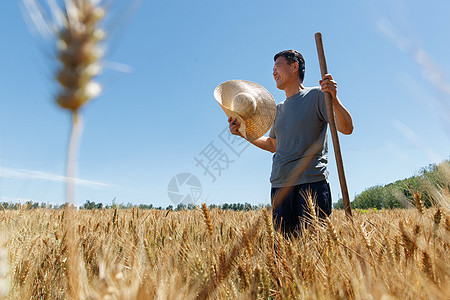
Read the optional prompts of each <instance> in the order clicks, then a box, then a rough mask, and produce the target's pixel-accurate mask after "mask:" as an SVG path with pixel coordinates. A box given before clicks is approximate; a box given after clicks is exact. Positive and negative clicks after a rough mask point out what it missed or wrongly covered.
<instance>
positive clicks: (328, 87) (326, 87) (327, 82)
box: [319, 74, 337, 99]
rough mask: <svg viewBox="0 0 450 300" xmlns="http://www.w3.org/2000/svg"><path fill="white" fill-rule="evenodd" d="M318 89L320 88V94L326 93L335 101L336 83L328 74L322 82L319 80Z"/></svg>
mask: <svg viewBox="0 0 450 300" xmlns="http://www.w3.org/2000/svg"><path fill="white" fill-rule="evenodd" d="M319 83H320V87H321V88H322V92H324V93H325V92H328V93H330V94H331V97H333V99H336V95H337V83H336V81H334V80H333V77H332V76H331V75H330V74H325V76H323V78H322V80H319Z"/></svg>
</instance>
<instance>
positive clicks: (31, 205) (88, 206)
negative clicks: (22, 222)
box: [0, 200, 270, 211]
mask: <svg viewBox="0 0 450 300" xmlns="http://www.w3.org/2000/svg"><path fill="white" fill-rule="evenodd" d="M0 205H1V207H2V209H5V210H6V209H8V210H21V209H25V210H31V209H38V208H41V209H55V210H59V209H65V208H66V207H67V206H68V205H69V204H68V203H64V204H61V205H53V204H47V203H44V202H42V203H37V202H33V201H27V202H25V203H23V204H21V203H12V202H1V203H0ZM72 206H73V205H72ZM208 207H209V209H214V208H220V209H222V210H234V211H248V210H256V209H262V208H270V205H269V204H267V205H264V204H259V205H252V204H250V203H244V204H242V203H231V204H229V203H224V204H222V205H216V204H211V205H209V206H208ZM116 208H117V209H133V208H138V209H142V210H145V209H156V210H174V211H181V210H193V209H196V208H197V205H194V204H187V205H186V204H181V203H180V204H178V205H177V206H175V207H174V206H172V205H169V206H167V207H162V206H158V207H156V206H153V204H139V205H136V204H132V203H131V202H129V203H128V204H126V205H125V204H115V203H114V201H113V203H112V204H110V205H103V203H95V202H94V201H90V200H86V202H85V203H84V204H83V205H81V206H80V207H78V209H84V210H94V209H100V210H101V209H116Z"/></svg>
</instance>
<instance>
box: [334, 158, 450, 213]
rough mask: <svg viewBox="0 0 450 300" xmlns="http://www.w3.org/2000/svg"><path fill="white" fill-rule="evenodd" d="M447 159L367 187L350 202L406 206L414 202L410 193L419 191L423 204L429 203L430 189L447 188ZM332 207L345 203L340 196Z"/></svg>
mask: <svg viewBox="0 0 450 300" xmlns="http://www.w3.org/2000/svg"><path fill="white" fill-rule="evenodd" d="M449 170H450V160H444V161H443V162H441V163H440V164H430V165H428V166H426V167H423V168H422V169H420V171H419V172H418V175H415V176H412V177H409V178H406V179H403V180H398V181H396V182H393V183H389V184H386V185H376V186H372V187H369V188H368V189H366V190H364V191H363V192H362V193H360V194H359V195H357V196H356V197H355V199H354V200H353V201H352V202H351V207H352V208H359V209H368V208H376V209H382V208H406V207H410V206H411V205H414V199H413V195H414V194H418V195H420V197H421V200H422V201H423V203H424V205H425V206H426V207H430V206H431V205H432V201H433V199H432V197H431V194H430V191H431V190H433V189H437V190H442V191H450V180H449V178H450V177H449V176H450V174H449V173H450V171H449ZM334 208H337V209H343V208H344V203H343V200H342V199H339V201H338V202H337V203H335V205H334Z"/></svg>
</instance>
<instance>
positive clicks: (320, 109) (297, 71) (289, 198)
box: [228, 50, 353, 233]
mask: <svg viewBox="0 0 450 300" xmlns="http://www.w3.org/2000/svg"><path fill="white" fill-rule="evenodd" d="M274 61H275V64H274V67H273V78H274V79H275V82H276V85H277V88H279V89H280V90H283V91H284V92H285V94H286V99H285V100H284V101H282V102H281V103H279V104H278V105H277V114H276V118H275V122H274V124H273V126H272V129H271V130H270V133H269V137H264V136H263V137H261V138H259V139H257V140H255V141H252V142H251V143H252V144H254V145H255V146H257V147H259V148H261V149H263V150H266V151H269V152H272V153H275V154H274V156H273V164H272V174H271V177H270V181H271V184H272V191H271V196H272V205H273V204H274V203H273V201H274V197H275V196H276V195H277V193H279V192H280V191H281V188H286V187H288V188H287V190H288V191H289V192H288V193H287V195H286V196H285V197H284V199H281V201H279V202H280V203H278V205H277V206H275V207H273V208H274V211H273V219H274V224H275V225H276V226H277V227H278V226H281V229H282V230H283V231H284V233H296V232H297V230H298V229H299V226H300V225H301V224H302V221H301V219H302V217H303V216H304V212H305V211H306V199H305V198H306V194H307V193H310V194H312V196H313V198H314V199H315V202H316V206H317V208H318V212H319V216H320V217H324V216H326V215H330V214H331V203H332V201H331V192H330V186H329V183H328V180H327V177H328V171H327V162H328V147H327V123H328V117H327V111H326V103H325V94H324V92H328V93H330V94H331V96H332V98H333V108H334V112H335V116H334V117H335V121H336V128H337V130H338V131H340V132H341V133H343V134H351V133H352V131H353V121H352V117H351V115H350V113H349V112H348V111H347V109H346V108H345V107H344V106H343V105H342V103H341V102H340V101H339V99H338V97H337V84H336V82H335V81H334V80H333V77H332V76H331V75H330V74H326V75H325V76H324V77H323V78H322V80H320V81H319V83H320V86H321V87H320V88H319V87H313V88H308V87H304V86H303V79H304V76H305V61H304V59H303V56H302V55H301V54H300V53H299V52H297V51H295V50H285V51H282V52H280V53H277V54H276V55H275V57H274ZM228 122H229V128H230V132H231V133H232V134H234V135H239V136H241V137H242V135H241V133H240V132H239V131H238V129H239V127H240V123H239V122H237V120H236V119H234V118H229V119H228ZM316 143H318V144H319V145H320V147H319V148H320V149H319V150H317V151H315V152H314V154H313V157H312V160H311V162H310V163H309V164H308V166H307V168H306V169H305V171H304V172H303V173H302V174H301V175H300V176H299V177H297V178H295V177H294V178H292V173H293V172H294V170H295V167H296V166H297V164H298V163H299V161H301V160H302V159H310V158H311V156H309V158H308V157H307V155H306V156H305V153H307V152H308V149H310V147H311V145H313V144H316ZM291 182H294V183H293V184H291Z"/></svg>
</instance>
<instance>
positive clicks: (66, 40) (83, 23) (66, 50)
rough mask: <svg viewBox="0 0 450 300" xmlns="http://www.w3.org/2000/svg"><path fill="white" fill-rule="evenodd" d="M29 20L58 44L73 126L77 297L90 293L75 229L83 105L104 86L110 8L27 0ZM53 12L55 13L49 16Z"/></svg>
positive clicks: (70, 234) (70, 180)
mask: <svg viewBox="0 0 450 300" xmlns="http://www.w3.org/2000/svg"><path fill="white" fill-rule="evenodd" d="M23 1H24V4H25V6H26V8H27V10H28V12H29V15H30V19H31V20H32V21H33V23H34V24H35V25H36V27H37V29H38V31H39V32H40V33H41V34H43V35H45V34H46V33H47V34H48V35H49V36H50V37H51V40H53V41H55V42H56V49H57V54H56V56H57V58H58V61H59V68H58V71H57V74H56V75H55V78H56V79H57V81H58V83H59V91H58V94H57V97H56V102H57V104H58V105H59V106H60V107H62V108H64V109H67V110H69V111H70V112H71V114H72V129H71V134H70V140H69V147H68V153H67V166H66V168H67V169H66V174H67V175H66V177H67V179H66V202H67V204H68V205H67V208H66V214H65V227H66V228H65V230H66V237H67V238H66V239H65V241H66V243H67V245H66V246H67V250H68V268H67V277H68V292H69V295H70V297H71V298H73V299H82V298H84V297H83V295H85V292H84V290H85V289H86V287H85V286H83V283H85V282H86V280H85V278H83V277H85V276H83V274H84V273H85V272H83V270H84V264H83V263H82V260H81V257H80V255H79V251H78V248H79V240H78V238H77V235H76V233H75V229H76V228H75V226H74V224H75V223H74V222H73V221H72V220H73V218H74V217H75V216H74V211H73V210H74V208H73V207H71V205H73V203H74V200H75V178H76V174H77V172H76V165H77V154H78V146H79V143H80V138H81V133H82V128H83V127H82V119H81V115H80V113H79V111H80V109H81V108H82V107H83V105H85V104H86V103H87V102H88V101H89V100H91V99H92V98H94V97H97V96H98V95H99V94H100V92H101V86H100V84H98V83H97V82H95V81H94V78H95V76H97V75H98V74H99V73H100V71H101V65H100V60H101V59H102V56H103V52H104V51H103V49H102V47H101V46H100V42H101V41H103V40H104V38H105V36H106V35H105V33H104V31H103V30H102V29H100V28H99V25H100V21H101V20H102V19H103V17H104V16H105V12H106V10H105V8H104V7H103V6H102V2H101V1H98V0H66V1H64V2H63V5H62V6H59V5H58V4H57V3H56V2H55V1H54V0H48V1H47V2H46V3H44V2H40V1H37V0H23ZM50 16H51V17H50Z"/></svg>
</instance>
